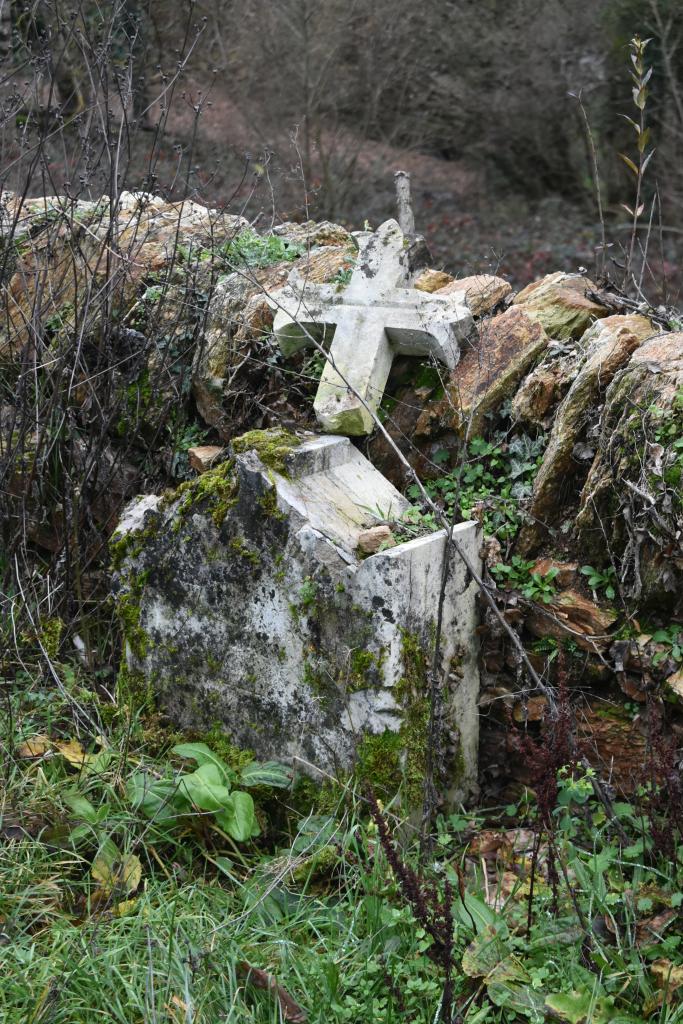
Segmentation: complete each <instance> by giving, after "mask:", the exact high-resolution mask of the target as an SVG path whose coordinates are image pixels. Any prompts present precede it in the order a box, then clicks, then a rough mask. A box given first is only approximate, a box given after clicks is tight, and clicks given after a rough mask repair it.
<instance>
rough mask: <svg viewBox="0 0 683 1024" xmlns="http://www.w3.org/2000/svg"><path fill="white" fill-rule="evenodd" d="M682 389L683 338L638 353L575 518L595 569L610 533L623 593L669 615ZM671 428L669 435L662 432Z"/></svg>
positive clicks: (681, 543) (679, 601) (681, 503)
mask: <svg viewBox="0 0 683 1024" xmlns="http://www.w3.org/2000/svg"><path fill="white" fill-rule="evenodd" d="M612 319H614V320H617V319H619V318H618V317H614V318H612ZM624 319H630V318H626V317H625V318H624ZM682 390H683V333H679V332H676V333H671V334H659V335H657V336H656V337H653V338H650V339H649V340H647V341H645V343H644V344H642V345H640V347H638V348H636V350H635V351H634V352H633V355H632V356H631V358H630V361H629V362H628V365H626V366H625V367H623V368H622V369H621V370H620V371H619V372H618V373H617V374H616V375H615V376H614V379H613V381H612V383H611V384H610V386H609V387H608V388H607V392H606V394H605V401H604V409H603V412H602V416H601V423H600V434H599V437H598V444H597V449H598V450H597V452H596V456H595V459H594V461H593V465H592V466H591V470H590V472H589V474H588V478H587V480H586V483H585V485H584V488H583V491H582V493H581V498H580V508H579V512H578V515H577V517H576V526H577V539H578V541H579V543H581V544H582V546H583V547H584V548H585V549H588V551H589V552H590V553H591V558H595V559H596V561H595V562H594V564H602V561H603V560H604V557H605V531H607V539H608V541H609V547H610V550H611V551H612V553H613V555H614V556H615V557H616V558H617V559H619V560H620V562H621V567H620V568H619V576H620V579H621V580H622V586H623V587H624V588H625V590H626V592H627V593H628V594H629V595H630V596H632V597H635V598H642V599H646V600H648V601H652V602H658V603H660V604H661V605H662V606H664V607H666V606H670V607H671V609H672V611H673V610H675V608H676V607H677V606H678V607H679V609H681V607H682V606H683V598H682V597H681V595H682V594H683V586H682V583H683V525H682V524H683V486H682V472H681V468H680V447H677V441H678V439H679V438H680V432H677V431H676V429H675V424H676V423H677V422H680V420H677V417H680V414H681V406H680V395H681V392H682ZM667 425H670V427H671V426H673V427H674V429H673V431H672V432H670V433H667V432H666V431H665V430H664V431H663V430H662V428H663V426H664V427H666V426H667ZM657 433H659V434H660V438H661V442H657V440H656V434H657Z"/></svg>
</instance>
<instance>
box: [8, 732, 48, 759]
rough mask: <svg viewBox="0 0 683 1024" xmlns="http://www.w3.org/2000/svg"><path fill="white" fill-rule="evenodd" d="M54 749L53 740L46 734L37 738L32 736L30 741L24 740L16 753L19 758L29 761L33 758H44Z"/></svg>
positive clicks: (39, 734) (41, 734)
mask: <svg viewBox="0 0 683 1024" xmlns="http://www.w3.org/2000/svg"><path fill="white" fill-rule="evenodd" d="M51 749H52V740H51V739H50V737H49V736H46V735H45V733H42V732H41V733H38V735H37V736H31V738H30V739H28V740H24V742H23V743H20V744H19V746H18V747H17V749H16V751H15V753H16V755H17V757H20V758H22V759H23V760H28V759H29V758H32V757H42V756H43V755H44V754H47V752H48V750H51Z"/></svg>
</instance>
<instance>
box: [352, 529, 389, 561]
mask: <svg viewBox="0 0 683 1024" xmlns="http://www.w3.org/2000/svg"><path fill="white" fill-rule="evenodd" d="M395 544H396V541H395V539H394V535H393V533H392V532H391V527H390V526H386V525H384V524H383V525H381V526H371V527H370V529H369V530H363V531H362V532H361V533H359V534H358V550H359V551H362V552H363V553H364V554H366V555H374V554H375V552H377V551H379V549H380V548H381V547H385V548H388V547H389V548H393V547H394V545H395Z"/></svg>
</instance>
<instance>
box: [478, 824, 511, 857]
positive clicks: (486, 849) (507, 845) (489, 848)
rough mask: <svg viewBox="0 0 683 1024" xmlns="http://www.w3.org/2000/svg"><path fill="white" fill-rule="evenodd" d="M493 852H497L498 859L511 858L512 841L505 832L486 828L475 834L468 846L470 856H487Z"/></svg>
mask: <svg viewBox="0 0 683 1024" xmlns="http://www.w3.org/2000/svg"><path fill="white" fill-rule="evenodd" d="M492 853H495V854H496V859H497V860H504V861H508V860H510V857H511V855H512V843H511V842H510V840H509V839H508V837H507V834H506V833H505V832H496V831H493V830H492V829H485V830H484V831H483V832H479V833H478V834H477V835H475V836H473V838H472V840H471V841H470V844H469V846H468V848H467V856H468V857H486V856H490V855H491V854H492Z"/></svg>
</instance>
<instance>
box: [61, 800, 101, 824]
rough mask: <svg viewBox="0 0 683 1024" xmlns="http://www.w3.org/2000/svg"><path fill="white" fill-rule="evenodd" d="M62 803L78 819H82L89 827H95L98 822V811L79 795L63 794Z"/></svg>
mask: <svg viewBox="0 0 683 1024" xmlns="http://www.w3.org/2000/svg"><path fill="white" fill-rule="evenodd" d="M64 803H65V804H66V806H67V807H68V808H69V810H70V811H73V812H74V814H77V815H78V817H79V818H83V820H84V821H87V822H89V823H90V824H91V825H96V824H97V823H98V821H99V820H100V817H99V813H98V811H97V810H96V809H95V807H94V806H93V805H92V804H91V803H90V801H89V800H87V799H86V798H85V797H84V796H81V795H80V793H65V794H64Z"/></svg>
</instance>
